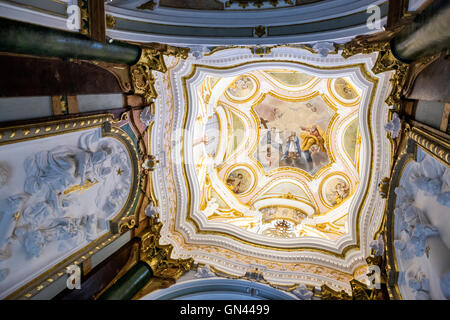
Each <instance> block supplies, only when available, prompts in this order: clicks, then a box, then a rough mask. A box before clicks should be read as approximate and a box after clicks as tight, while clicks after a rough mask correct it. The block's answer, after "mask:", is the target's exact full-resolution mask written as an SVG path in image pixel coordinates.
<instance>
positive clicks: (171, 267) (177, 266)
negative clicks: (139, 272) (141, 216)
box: [140, 216, 194, 281]
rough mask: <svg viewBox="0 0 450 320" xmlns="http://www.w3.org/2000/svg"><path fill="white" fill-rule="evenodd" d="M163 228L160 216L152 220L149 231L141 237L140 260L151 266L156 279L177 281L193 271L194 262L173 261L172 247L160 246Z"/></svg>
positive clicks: (186, 260)
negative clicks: (159, 219)
mask: <svg viewBox="0 0 450 320" xmlns="http://www.w3.org/2000/svg"><path fill="white" fill-rule="evenodd" d="M161 228H162V223H161V222H159V221H158V216H156V217H154V218H152V219H150V226H149V229H148V230H147V232H146V233H144V234H143V235H142V236H141V252H140V259H141V260H142V261H144V262H145V263H147V264H148V265H149V266H150V268H151V269H152V271H153V275H154V276H155V277H158V278H160V279H166V280H172V281H176V280H177V279H178V278H179V277H181V276H182V275H183V274H184V273H185V272H187V271H189V270H190V269H192V267H193V265H194V260H193V259H192V258H189V259H172V258H171V257H170V255H171V253H172V250H173V247H172V245H160V244H159V239H160V237H161Z"/></svg>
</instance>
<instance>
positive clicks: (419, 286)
mask: <svg viewBox="0 0 450 320" xmlns="http://www.w3.org/2000/svg"><path fill="white" fill-rule="evenodd" d="M449 177H450V170H449V168H448V167H446V166H444V165H443V164H441V163H440V162H438V161H437V160H435V159H434V158H433V157H432V156H430V155H428V154H427V153H425V152H424V151H422V150H421V149H420V148H418V150H417V161H412V162H410V163H408V165H407V166H406V168H405V169H404V173H403V176H402V178H401V182H400V184H399V186H398V187H397V188H396V189H395V194H396V201H397V202H396V203H397V206H396V208H395V210H394V214H395V241H394V246H395V251H396V257H397V263H398V265H399V271H400V275H399V280H398V285H399V288H400V292H401V293H402V296H403V298H404V299H421V300H423V299H444V298H447V299H448V298H450V295H449V281H448V277H449V273H448V271H449V267H450V261H448V259H447V257H448V256H449V251H450V242H449V239H450V237H449V235H450V234H449V232H450V226H449V225H448V223H445V219H448V214H449V207H450V203H449V201H448V197H449V195H450V193H449V192H450V179H449ZM447 221H448V220H447Z"/></svg>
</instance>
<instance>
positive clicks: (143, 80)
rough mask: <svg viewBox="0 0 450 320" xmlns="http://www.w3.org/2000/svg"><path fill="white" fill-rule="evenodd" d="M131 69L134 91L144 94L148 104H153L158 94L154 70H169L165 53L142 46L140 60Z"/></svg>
mask: <svg viewBox="0 0 450 320" xmlns="http://www.w3.org/2000/svg"><path fill="white" fill-rule="evenodd" d="M130 71H131V79H132V81H133V87H134V93H135V94H137V95H140V96H142V97H143V98H144V102H145V104H146V105H151V104H152V103H153V101H154V100H155V99H156V97H157V96H158V94H157V92H156V89H155V87H154V84H155V78H154V77H153V74H152V71H160V72H163V73H165V72H166V71H167V67H166V64H165V63H164V55H163V53H161V52H159V51H158V50H155V49H151V48H142V53H141V57H140V59H139V61H138V62H137V63H136V64H135V65H134V66H132V67H131V70H130Z"/></svg>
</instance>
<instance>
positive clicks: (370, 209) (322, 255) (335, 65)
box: [154, 47, 391, 290]
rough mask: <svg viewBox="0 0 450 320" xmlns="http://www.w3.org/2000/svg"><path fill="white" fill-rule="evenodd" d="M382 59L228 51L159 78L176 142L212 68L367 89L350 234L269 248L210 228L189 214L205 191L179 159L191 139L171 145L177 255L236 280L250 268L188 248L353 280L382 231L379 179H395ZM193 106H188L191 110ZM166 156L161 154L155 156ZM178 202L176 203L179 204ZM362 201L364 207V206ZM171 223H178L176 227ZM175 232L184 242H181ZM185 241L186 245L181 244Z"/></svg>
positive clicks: (288, 277)
mask: <svg viewBox="0 0 450 320" xmlns="http://www.w3.org/2000/svg"><path fill="white" fill-rule="evenodd" d="M376 56H377V54H376V53H375V54H372V55H368V56H364V55H357V56H354V57H352V58H349V59H347V60H346V59H344V58H342V57H340V56H334V57H329V58H319V57H318V56H317V55H314V54H312V53H310V52H309V51H306V50H301V49H298V48H290V47H281V48H276V49H274V50H273V51H272V53H271V54H270V55H267V56H264V57H259V56H254V55H252V54H251V53H250V51H249V50H248V49H228V50H223V51H219V52H216V53H215V54H213V55H211V56H208V57H205V58H203V59H201V60H194V59H191V58H190V59H188V60H185V61H181V62H180V63H178V64H177V65H176V66H174V67H173V68H171V70H170V79H169V77H167V76H164V77H160V76H159V75H156V79H157V87H158V86H160V87H162V86H163V85H165V86H167V84H164V82H167V81H169V82H170V86H169V87H171V92H170V93H169V94H165V93H162V94H161V95H160V97H158V99H157V101H156V110H157V112H156V113H157V115H158V114H162V110H163V104H164V103H167V99H170V98H171V97H170V96H172V95H173V108H174V109H173V127H172V128H171V130H172V134H173V136H175V137H178V138H177V139H178V140H179V137H180V132H183V130H181V129H182V128H183V126H184V125H185V124H186V123H189V121H191V120H192V119H193V114H195V110H196V102H195V101H190V100H189V99H191V97H190V95H189V94H188V93H187V92H188V90H186V92H185V90H184V88H185V87H186V88H188V87H189V86H190V85H192V84H195V83H197V82H199V81H201V79H202V75H203V76H204V75H206V74H208V69H210V70H211V69H212V67H215V68H216V69H217V70H215V72H217V73H219V74H220V73H222V74H227V75H230V76H231V75H238V74H240V73H243V72H245V71H248V70H251V69H252V68H253V69H255V68H260V67H262V66H264V67H278V68H279V67H282V66H284V67H286V66H288V67H290V68H296V69H298V70H299V71H304V72H305V71H306V72H309V73H311V74H313V75H315V76H318V77H321V76H322V77H341V76H347V77H349V78H351V80H352V81H353V82H354V83H356V84H357V85H358V86H359V87H361V88H364V92H363V94H362V97H361V99H362V104H361V109H360V117H359V125H360V128H361V136H362V141H363V143H362V148H361V161H360V163H361V168H360V172H361V182H360V188H359V189H358V190H357V192H356V194H355V197H354V201H353V202H352V204H351V207H350V210H351V211H355V210H357V209H359V210H358V212H359V214H358V215H353V216H352V219H351V220H350V221H349V229H350V233H349V235H347V236H343V237H341V238H340V239H339V240H338V241H337V242H335V243H332V242H331V241H329V240H325V239H316V238H310V239H306V238H305V239H301V240H300V241H297V242H296V243H293V242H292V240H286V241H283V243H282V244H281V245H280V243H276V244H274V243H272V244H271V245H272V247H269V246H267V247H262V246H261V244H267V245H270V243H268V240H267V239H259V238H258V239H256V238H255V237H253V238H252V239H250V238H248V237H247V238H246V239H244V241H242V239H243V238H244V237H245V236H243V235H242V234H239V235H238V234H237V230H231V229H232V228H230V226H229V225H227V228H228V230H229V231H228V235H225V234H220V233H217V232H219V231H220V227H217V226H211V225H209V224H208V222H207V221H206V219H202V218H201V217H199V216H195V215H192V216H190V215H191V214H192V212H191V211H192V208H194V207H193V203H194V202H195V200H193V201H192V202H189V194H190V193H191V192H192V193H193V195H195V194H196V192H198V191H199V190H198V188H197V189H195V188H196V186H195V184H192V183H191V187H188V183H189V181H195V180H193V178H194V173H193V168H192V166H189V165H187V166H185V165H184V164H182V163H180V161H176V160H177V159H176V158H175V157H178V158H179V157H180V155H184V156H186V159H185V160H186V161H188V160H190V158H189V157H190V156H189V151H188V150H189V145H192V135H189V134H186V135H185V136H184V138H183V139H182V141H181V142H180V143H170V145H171V147H172V150H171V151H170V152H171V154H172V168H171V169H172V170H173V174H174V175H173V177H174V183H175V189H176V197H177V199H176V201H177V207H176V213H174V216H171V215H170V213H169V212H167V211H166V212H164V211H165V210H164V208H162V213H161V217H162V221H163V222H165V223H164V226H163V229H162V232H161V234H162V237H161V242H162V243H170V244H172V245H173V246H174V251H173V255H174V257H181V258H184V257H193V258H194V259H195V260H196V261H198V262H201V263H205V264H211V265H214V267H215V268H217V269H220V270H221V271H223V272H225V273H228V274H232V275H242V274H244V273H245V268H246V265H248V263H245V262H242V263H236V262H234V261H233V263H232V262H230V261H229V259H227V258H226V257H224V256H221V255H220V254H209V253H208V254H207V253H205V252H204V251H203V252H201V251H199V250H197V251H196V250H191V249H189V246H190V245H194V246H195V245H200V244H204V245H209V246H213V247H219V248H226V249H227V250H230V252H236V253H239V255H242V256H246V257H254V258H256V257H264V259H267V260H268V261H282V262H285V263H315V264H318V265H323V266H327V267H330V268H334V269H336V270H339V271H341V272H343V273H347V274H352V272H353V271H354V270H355V269H356V268H358V267H359V266H361V265H362V264H365V257H366V256H368V255H369V254H370V249H369V242H370V241H371V240H372V239H373V235H374V234H375V233H376V232H377V231H378V229H379V227H380V224H381V220H382V216H383V209H384V202H382V201H380V197H379V195H378V191H377V185H378V181H379V179H380V177H383V176H385V175H387V174H388V167H389V164H390V161H391V155H390V153H391V145H390V142H389V140H388V139H387V137H386V134H385V132H384V124H385V122H386V121H387V119H388V113H389V108H388V107H387V106H386V105H385V102H384V100H385V99H386V96H387V95H388V90H389V87H390V86H389V75H390V74H388V73H386V74H379V75H374V74H373V73H372V72H371V71H369V70H371V69H372V67H373V65H374V63H375V61H376ZM194 65H197V67H196V70H195V71H194V72H193V68H194V67H193V66H194ZM218 68H219V69H218ZM220 68H222V70H221V69H220ZM163 78H164V79H163ZM186 106H189V107H188V108H186ZM165 108H167V107H165ZM186 110H187V113H186ZM158 126H159V127H160V128H159V129H158V128H156V130H158V132H160V133H161V134H162V132H163V131H164V130H163V128H162V123H160V124H159V125H158ZM166 131H167V129H166ZM158 139H168V137H165V138H164V137H161V136H159V138H158ZM162 141H163V140H160V142H159V143H158V144H159V146H163V145H164V143H163V142H162ZM155 142H156V141H155ZM166 145H167V143H166ZM162 151H163V150H155V151H154V152H156V153H158V152H162ZM370 164H371V165H370ZM155 175H156V179H155V182H156V183H157V184H158V186H157V188H156V189H157V190H158V193H159V195H158V196H161V197H162V198H164V199H165V200H166V201H169V198H168V197H167V194H165V192H166V190H167V189H165V188H166V187H167V184H166V182H165V181H163V180H166V179H165V178H164V173H163V171H162V170H161V171H158V170H157V171H156V172H155ZM190 189H192V190H190ZM195 198H196V197H195V196H192V199H195ZM363 200H364V201H363ZM171 201H172V202H173V200H171ZM361 203H363V205H362V206H361ZM194 219H195V220H194ZM171 221H172V222H173V225H171ZM236 228H237V227H236ZM204 229H208V232H206V233H205V232H202V231H203V230H204ZM233 232H234V234H233ZM175 234H177V236H174V235H175ZM230 235H231V236H230ZM233 236H234V238H233ZM237 236H239V238H238V237H237ZM181 238H182V239H183V240H182V241H180V239H181ZM247 240H253V242H254V243H258V244H257V245H251V244H250V243H249V241H247ZM245 241H247V242H245ZM294 241H295V240H294ZM265 276H266V279H268V280H269V281H270V280H272V281H274V282H276V283H285V284H286V283H287V284H292V283H293V282H294V283H295V282H297V283H298V279H299V277H300V278H302V275H300V276H298V275H297V276H295V277H294V278H292V277H293V272H284V273H282V274H281V275H280V272H277V273H275V271H274V272H273V273H271V270H268V271H266V273H265ZM303 278H305V279H306V278H308V279H309V281H310V282H311V283H317V282H318V281H319V278H322V276H320V277H319V276H316V278H315V280H314V279H312V278H311V277H303ZM325 278H326V277H325ZM322 280H323V279H322ZM328 280H329V279H328ZM328 283H330V282H328ZM331 284H333V285H334V287H337V288H341V289H345V290H348V289H349V285H348V283H347V282H346V281H341V282H339V281H334V282H333V281H332V283H331Z"/></svg>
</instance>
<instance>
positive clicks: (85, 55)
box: [0, 18, 141, 65]
mask: <svg viewBox="0 0 450 320" xmlns="http://www.w3.org/2000/svg"><path fill="white" fill-rule="evenodd" d="M0 52H10V53H18V54H27V55H33V56H41V57H57V58H62V59H69V58H72V59H79V60H97V61H104V62H111V63H118V64H128V65H134V64H135V63H136V62H137V61H138V60H139V58H140V55H141V49H140V47H139V46H136V45H131V44H127V43H121V42H114V43H105V44H104V43H100V42H96V41H92V40H90V39H89V38H87V37H86V36H83V35H81V34H79V33H75V32H68V31H62V30H57V29H52V28H46V27H42V26H37V25H33V24H28V23H23V22H18V21H13V20H9V19H4V18H0Z"/></svg>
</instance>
